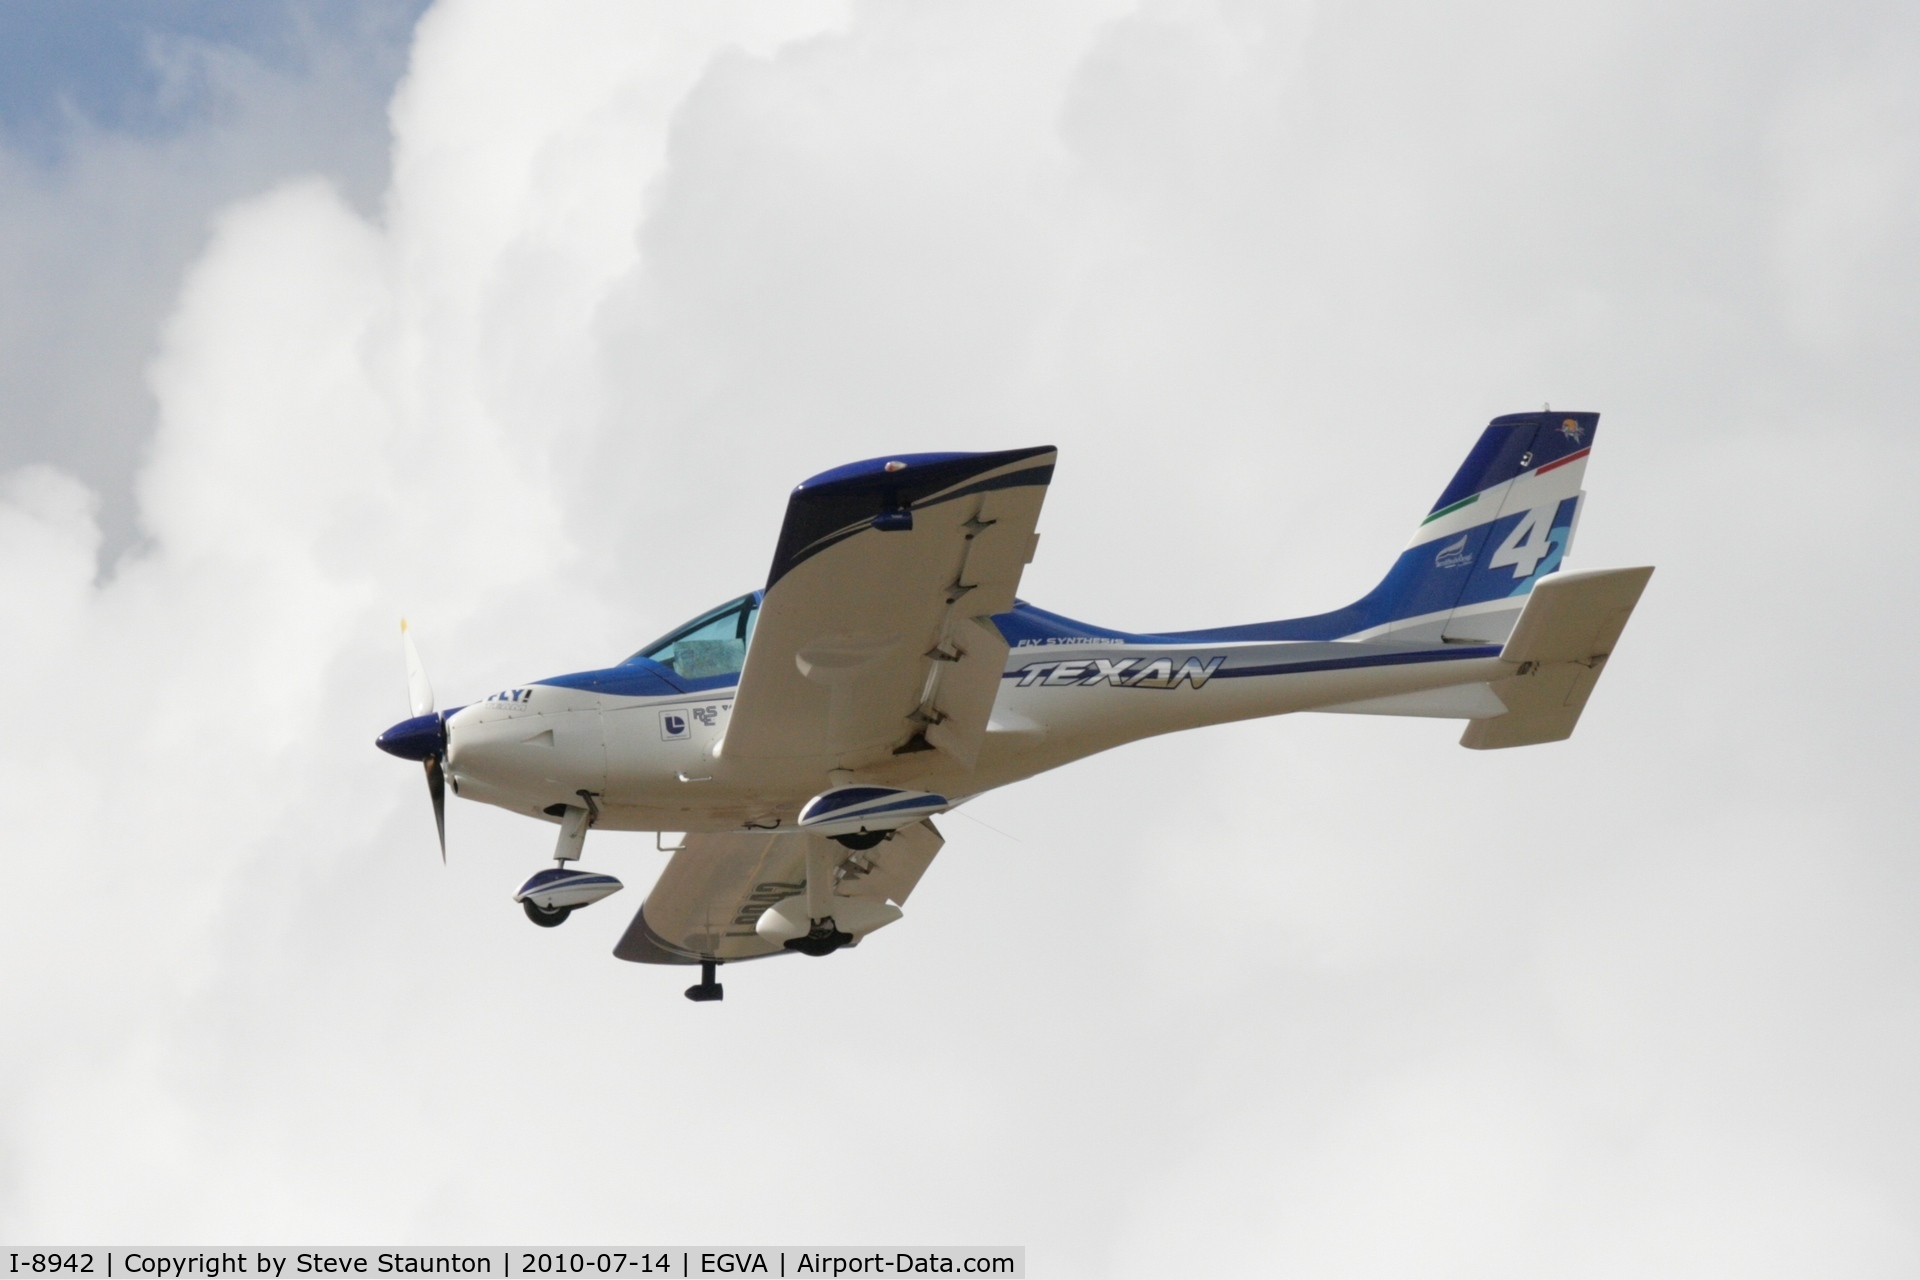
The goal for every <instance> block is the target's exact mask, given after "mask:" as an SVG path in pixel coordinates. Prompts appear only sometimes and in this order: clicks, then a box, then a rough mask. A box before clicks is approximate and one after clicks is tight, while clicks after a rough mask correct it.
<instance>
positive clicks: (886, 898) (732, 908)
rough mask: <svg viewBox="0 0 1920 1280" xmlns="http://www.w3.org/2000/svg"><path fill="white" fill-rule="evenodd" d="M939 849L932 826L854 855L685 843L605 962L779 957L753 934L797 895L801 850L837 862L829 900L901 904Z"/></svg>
mask: <svg viewBox="0 0 1920 1280" xmlns="http://www.w3.org/2000/svg"><path fill="white" fill-rule="evenodd" d="M942 843H943V841H942V839H941V836H940V833H939V832H938V831H937V830H935V829H934V825H933V824H932V823H931V822H918V823H915V824H914V825H913V826H911V827H907V828H904V829H903V830H900V831H897V832H895V833H894V835H893V837H892V838H891V839H889V840H886V841H884V842H882V843H881V844H879V845H876V846H875V847H874V848H872V849H867V850H863V851H862V852H859V853H850V852H848V851H847V850H845V849H842V848H841V847H840V846H839V845H836V844H834V843H833V842H832V841H830V840H828V839H826V838H825V837H822V836H810V835H783V836H776V835H763V834H760V833H758V832H747V831H729V832H725V833H722V834H719V835H690V836H688V837H687V842H686V845H685V846H684V847H683V848H682V849H681V850H680V851H679V852H678V853H676V854H674V855H673V858H672V859H671V860H670V861H669V862H668V863H667V866H666V869H665V870H664V871H662V872H661V873H660V879H659V880H657V881H655V882H654V886H653V890H652V892H650V893H648V894H647V900H646V901H645V902H644V903H642V904H641V906H640V910H639V911H637V912H635V913H634V917H633V923H632V924H630V925H628V926H627V932H626V934H625V935H624V936H623V937H622V938H621V939H620V944H619V945H618V946H616V947H615V948H614V949H613V954H614V955H616V956H618V957H620V959H622V960H633V961H636V962H638V963H640V964H698V963H700V961H702V960H752V959H754V958H756V957H758V956H766V955H778V954H780V952H781V948H780V945H779V944H778V943H776V942H769V941H767V940H766V939H765V938H762V937H761V936H760V935H759V934H757V933H755V932H754V931H753V926H754V925H755V924H756V923H758V921H759V919H760V913H761V912H763V911H765V910H766V909H767V908H768V907H770V906H772V905H773V904H774V903H776V902H778V901H780V900H781V899H782V898H787V897H791V896H793V895H794V894H796V893H805V892H806V880H807V849H808V847H809V845H813V846H815V847H825V848H831V849H833V850H834V851H835V852H837V853H839V854H840V855H841V862H840V869H839V880H838V882H837V883H836V884H835V886H834V892H835V893H838V894H841V895H844V896H846V897H850V898H871V899H873V900H875V901H878V902H892V903H893V904H894V905H895V906H904V905H905V904H906V901H907V895H908V894H911V893H912V892H913V887H914V886H915V885H916V884H918V883H920V877H921V875H923V874H924V873H925V872H926V869H927V864H928V863H930V862H932V861H933V855H934V854H936V853H938V852H940V846H941V844H942Z"/></svg>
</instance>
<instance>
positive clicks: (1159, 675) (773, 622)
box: [378, 410, 1653, 1000]
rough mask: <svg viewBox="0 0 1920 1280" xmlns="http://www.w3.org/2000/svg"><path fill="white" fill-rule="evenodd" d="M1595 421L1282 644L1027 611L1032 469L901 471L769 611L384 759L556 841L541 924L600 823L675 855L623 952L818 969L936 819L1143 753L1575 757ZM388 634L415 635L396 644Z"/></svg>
mask: <svg viewBox="0 0 1920 1280" xmlns="http://www.w3.org/2000/svg"><path fill="white" fill-rule="evenodd" d="M1598 422H1599V415H1598V414H1594V413H1563V412H1554V411H1550V410H1547V411H1542V412H1539V413H1519V414H1509V415H1506V416H1504V417H1499V418H1495V419H1494V420H1493V422H1492V423H1491V424H1490V425H1489V426H1488V427H1487V429H1486V430H1485V432H1483V433H1482V434H1481V436H1480V439H1479V441H1478V443H1476V444H1475V445H1474V447H1473V450H1472V452H1470V453H1469V454H1468V455H1467V459H1466V461H1465V462H1464V463H1462V464H1461V466H1460V469H1459V471H1458V472H1457V473H1456V474H1455V475H1454V477H1453V480H1452V482H1451V483H1449V484H1448V485H1447V487H1446V489H1445V490H1444V491H1443V492H1442V493H1441V495H1440V498H1439V500H1438V501H1437V502H1435V503H1434V504H1433V508H1432V510H1431V511H1429V512H1428V513H1427V514H1426V516H1425V517H1424V518H1423V519H1422V520H1421V521H1420V524H1419V526H1418V527H1417V528H1416V529H1415V531H1414V535H1413V540H1412V542H1411V543H1410V544H1409V545H1408V546H1407V549H1406V550H1405V551H1403V552H1402V553H1401V554H1400V557H1399V559H1398V560H1396V561H1395V562H1394V564H1393V567H1392V568H1391V569H1389V570H1388V571H1387V575H1386V577H1384V578H1383V579H1381V581H1380V585H1378V586H1376V587H1375V588H1374V589H1373V590H1372V591H1369V592H1368V593H1367V594H1366V595H1364V596H1362V597H1361V598H1360V599H1359V600H1357V601H1355V602H1354V603H1353V604H1350V605H1348V606H1347V607H1346V608H1344V609H1337V610H1335V611H1333V612H1332V613H1322V614H1315V615H1313V616H1312V617H1305V618H1293V619H1289V620H1286V621H1282V622H1256V623H1250V624H1247V625H1244V626H1233V627H1217V628H1212V629H1207V630H1200V631H1168V632H1157V633H1152V634H1132V633H1128V632H1124V631H1117V630H1114V629H1112V628H1109V627H1098V626H1093V625H1090V624H1088V623H1084V622H1075V621H1073V620H1072V619H1070V618H1063V617H1061V616H1060V615H1058V614H1055V613H1049V612H1047V611H1046V610H1044V609H1040V608H1036V607H1035V606H1033V605H1030V604H1028V603H1026V602H1025V601H1023V600H1020V599H1018V598H1017V597H1016V594H1015V593H1016V591H1017V590H1018V588H1019V585H1020V575H1021V572H1022V570H1023V568H1024V567H1025V566H1026V565H1027V564H1028V563H1030V562H1031V561H1032V559H1033V555H1034V551H1035V548H1036V547H1037V546H1038V544H1039V534H1038V533H1037V532H1035V526H1036V525H1037V524H1038V522H1039V519H1040V505H1041V502H1042V501H1043V500H1044V499H1045V497H1046V493H1047V486H1048V485H1049V483H1051V481H1052V479H1053V467H1054V457H1055V452H1054V450H1053V449H1051V448H1044V447H1043V448H1034V449H1011V450H1006V451H1004V452H999V453H924V454H903V455H901V456H899V457H895V458H875V459H872V460H869V461H866V462H856V463H853V464H851V465H849V466H844V467H839V468H836V469H835V470H832V471H827V472H823V473H822V474H820V475H817V476H815V477H813V478H812V479H811V480H808V481H806V482H805V483H804V484H802V485H800V486H799V487H798V488H797V489H795V490H794V491H793V494H792V496H791V497H790V498H789V499H788V503H787V516H786V522H785V524H784V525H783V526H782V528H781V531H780V541H779V544H778V546H777V547H776V548H775V549H774V555H773V568H772V570H771V572H769V573H768V575H767V585H766V587H765V588H764V589H762V590H759V591H754V592H751V593H749V594H747V595H743V596H740V597H739V598H737V599H734V600H730V601H728V602H727V603H725V604H723V605H721V606H720V607H719V608H717V609H714V610H712V611H711V612H709V613H705V614H702V615H701V616H699V617H698V618H695V619H694V620H693V621H691V622H689V623H687V624H686V625H685V626H683V627H679V628H677V629H676V630H674V631H672V632H670V633H669V634H668V635H666V636H664V637H663V638H661V639H659V640H656V641H655V642H654V643H652V644H650V645H648V646H647V647H646V648H644V649H642V650H640V652H638V653H636V654H634V655H633V656H632V657H630V658H628V659H626V660H625V661H623V662H620V663H618V664H616V665H614V666H610V667H605V668H601V669H598V670H594V671H580V672H575V673H573V674H571V675H562V676H554V677H551V678H549V679H545V680H536V681H533V682H532V683H530V684H526V685H522V686H520V687H518V688H513V689H506V690H502V691H501V692H499V693H495V694H492V695H491V696H489V697H487V698H485V699H483V700H481V701H479V702H474V703H471V704H469V705H466V706H462V707H457V708H455V709H453V710H451V711H436V710H435V709H434V703H433V691H432V689H431V687H430V686H429V685H428V683H427V679H426V675H425V673H424V671H423V669H422V667H421V665H420V660H419V656H418V653H417V651H416V650H415V647H414V644H413V640H412V638H411V636H406V637H405V638H404V644H405V649H406V657H407V684H408V691H409V695H410V700H411V703H412V710H413V715H412V718H410V719H407V720H403V721H401V722H400V723H399V724H396V725H394V726H393V727H392V728H390V729H388V730H387V731H386V732H385V733H383V734H381V735H380V737H379V739H378V745H379V746H380V748H381V749H382V750H385V751H388V752H390V753H392V754H393V755H396V756H400V757H402V758H404V759H408V760H418V761H424V762H425V766H426V773H427V782H428V789H429V791H430V793H431V796H432V800H433V809H434V820H435V823H436V825H437V826H438V827H439V832H440V851H441V857H442V858H443V859H444V858H445V856H446V820H445V787H446V784H447V783H448V782H449V781H450V782H451V783H452V786H453V790H454V794H456V795H458V796H461V797H464V798H466V799H469V800H478V801H481V802H483V803H486V804H493V805H498V806H500V807H501V808H503V809H511V810H513V811H514V812H516V813H523V814H526V815H528V816H529V817H534V818H541V819H545V820H546V821H549V822H553V823H556V824H558V826H559V828H560V831H559V842H558V847H557V848H556V849H555V850H554V858H555V861H556V864H557V865H556V866H554V867H552V868H549V869H547V870H544V871H541V872H539V873H538V874H537V875H535V876H533V877H532V878H531V879H529V880H528V881H527V882H526V883H524V884H523V885H521V886H520V889H519V891H518V892H517V893H516V894H515V895H514V897H515V899H516V900H518V901H519V902H520V903H521V904H522V907H523V909H524V910H525V912H526V914H527V916H528V917H529V918H530V919H532V920H533V921H534V922H535V923H536V924H540V925H547V926H552V925H557V924H559V923H560V922H561V921H563V920H565V919H566V918H567V916H568V915H569V914H570V913H571V912H573V911H574V910H576V909H578V908H580V907H583V906H586V905H589V904H591V903H593V902H595V901H598V900H599V899H601V898H603V897H605V896H607V895H608V894H610V893H613V892H615V891H617V890H618V889H619V888H620V887H621V885H620V882H619V881H618V880H617V879H615V878H614V877H612V876H608V875H599V874H594V873H590V872H586V871H581V870H577V869H575V865H574V864H576V863H577V862H578V860H579V858H580V853H581V849H582V846H583V844H584V842H585V840H586V837H587V833H588V831H589V830H590V829H592V828H595V827H599V828H604V829H607V830H616V831H653V832H675V833H684V834H683V836H682V839H681V842H680V844H679V845H678V846H677V848H676V851H675V852H674V854H673V857H672V859H671V860H670V861H669V862H668V864H667V866H666V868H665V869H664V870H663V871H662V872H661V874H660V878H659V880H658V881H657V882H656V883H655V884H654V886H653V888H652V890H651V891H650V892H649V893H648V894H647V898H646V901H645V902H644V903H643V904H642V905H641V908H640V910H639V911H638V912H637V913H635V915H634V917H633V923H632V924H631V925H629V926H628V928H627V930H626V933H625V935H624V936H623V937H622V938H621V939H620V942H619V945H618V946H616V947H615V948H614V954H615V955H616V956H618V957H620V958H621V959H623V960H633V961H638V962H640V963H643V964H678V965H700V966H701V967H702V968H701V981H700V982H699V984H697V985H696V986H694V987H691V988H689V989H688V991H687V995H688V997H689V998H691V999H694V1000H718V999H720V998H721V996H722V987H721V985H720V984H719V982H717V981H716V978H715V974H716V967H717V966H718V965H720V964H723V963H726V962H729V961H737V960H751V959H756V958H759V957H762V956H771V955H780V954H783V953H785V952H789V951H797V952H800V953H802V954H806V955H813V956H824V955H827V954H830V953H831V952H833V951H835V950H836V949H838V948H840V947H843V946H852V945H855V944H857V943H859V942H860V941H862V940H863V939H864V938H865V937H866V936H867V935H868V934H870V933H872V932H873V931H874V930H876V929H880V928H882V927H884V926H885V925H888V924H891V923H892V922H894V921H896V920H898V919H900V918H901V909H902V908H903V907H904V906H905V905H906V902H907V899H908V897H909V895H911V894H912V892H913V889H914V886H915V885H916V884H918V883H919V881H920V877H921V876H922V875H923V874H924V873H925V872H926V870H927V866H928V864H929V863H931V862H932V860H933V857H934V855H935V854H936V853H938V852H939V850H940V846H941V843H942V837H941V835H940V833H939V831H938V830H936V829H935V827H934V825H933V818H934V816H935V815H937V814H940V813H944V812H945V811H947V810H949V809H952V808H955V807H957V806H959V805H961V804H964V803H965V802H966V801H967V800H969V799H971V798H973V797H975V796H978V795H980V794H982V793H983V792H986V791H991V790H992V789H994V788H995V787H1003V786H1006V785H1007V784H1008V783H1011V782H1018V781H1020V780H1021V779H1023V778H1030V777H1032V776H1034V775H1035V774H1038V773H1042V772H1045V771H1046V770H1048V769H1054V768H1058V767H1059V766H1061V765H1063V764H1067V763H1069V762H1070V761H1074V760H1079V759H1081V758H1082V757H1085V756H1090V755H1093V754H1094V753H1095V752H1098V751H1105V750H1107V749H1109V748H1111V747H1117V746H1119V745H1121V744H1122V743H1126V742H1132V741H1134V740H1136V739H1139V738H1146V737H1151V736H1153V735H1155V734H1161V733H1171V732H1173V731H1175V730H1178V729H1192V728H1196V727H1198V726H1201V725H1208V724H1221V723H1224V722H1227V721H1231V720H1246V719H1250V718H1252V717H1255V716H1275V715H1285V714H1287V713H1289V712H1294V711H1323V712H1339V713H1345V714H1353V715H1386V716H1435V717H1447V718H1454V719H1462V720H1465V721H1466V722H1467V725H1466V731H1465V733H1464V734H1463V735H1462V736H1461V739H1460V743H1461V745H1462V746H1466V747H1472V748H1476V749H1488V748H1496V747H1519V746H1528V745H1531V744H1534V743H1541V742H1554V741H1558V740H1560V739H1562V738H1566V737H1567V736H1569V735H1570V734H1571V733H1572V732H1573V728H1574V724H1575V722H1577V721H1578V720H1579V718H1580V712H1581V710H1582V708H1584V707H1585V705H1586V702H1587V698H1588V695H1589V694H1591V693H1592V691H1593V686H1594V683H1595V681H1597V680H1598V679H1599V677H1600V672H1601V670H1602V669H1603V668H1604V667H1605V665H1606V661H1607V657H1608V655H1609V654H1611V653H1612V651H1613V648H1614V645H1615V643H1616V642H1617V641H1618V640H1619V638H1620V634H1621V631H1622V629H1623V628H1624V627H1625V626H1626V622H1627V617H1628V615H1629V614H1630V613H1631V612H1632V611H1633V608H1634V605H1635V604H1636V603H1637V602H1638V600H1639V598H1640V593H1641V591H1642V589H1643V588H1644V587H1645V586H1646V583H1647V579H1648V577H1649V576H1650V575H1651V574H1652V572H1653V570H1652V569H1651V568H1632V569H1603V570H1598V571H1590V572H1585V573H1561V574H1558V575H1557V576H1554V577H1551V578H1550V577H1549V575H1552V574H1555V571H1556V570H1558V569H1559V568H1560V566H1561V562H1562V560H1563V559H1564V557H1565V556H1566V554H1567V552H1568V549H1569V548H1570V547H1571V545H1572V542H1573V535H1574V533H1575V531H1576V530H1577V529H1578V527H1579V520H1580V510H1581V506H1582V504H1583V499H1584V497H1585V494H1584V493H1583V492H1582V490H1581V488H1580V482H1581V477H1582V474H1583V473H1584V471H1585V469H1586V462H1587V457H1588V452H1589V450H1590V449H1591V448H1592V445H1593V437H1594V431H1595V429H1596V427H1597V425H1598ZM401 625H402V629H403V632H404V628H405V624H404V623H402V624H401Z"/></svg>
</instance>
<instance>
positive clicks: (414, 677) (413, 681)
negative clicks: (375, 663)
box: [400, 618, 433, 716]
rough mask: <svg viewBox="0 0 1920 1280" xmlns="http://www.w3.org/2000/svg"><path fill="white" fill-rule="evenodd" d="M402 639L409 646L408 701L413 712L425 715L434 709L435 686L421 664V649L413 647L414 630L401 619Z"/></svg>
mask: <svg viewBox="0 0 1920 1280" xmlns="http://www.w3.org/2000/svg"><path fill="white" fill-rule="evenodd" d="M400 639H401V641H402V642H404V643H405V645H406V647H407V702H408V705H410V706H411V707H412V708H413V714H414V715H416V716H424V715H426V714H427V713H428V712H430V711H432V710H433V686H432V685H430V684H428V683H427V669H426V667H425V666H423V665H421V662H420V651H419V650H418V649H415V648H414V647H413V632H411V631H409V630H407V620H406V619H405V618H402V619H400Z"/></svg>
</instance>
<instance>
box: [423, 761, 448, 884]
mask: <svg viewBox="0 0 1920 1280" xmlns="http://www.w3.org/2000/svg"><path fill="white" fill-rule="evenodd" d="M427 794H428V795H430V796H432V797H433V825H434V828H435V829H436V830H437V831H439V833H440V864H441V865H442V866H445V865H446V862H447V775H446V771H445V770H443V769H442V768H441V767H440V757H439V756H428V757H427Z"/></svg>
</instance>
